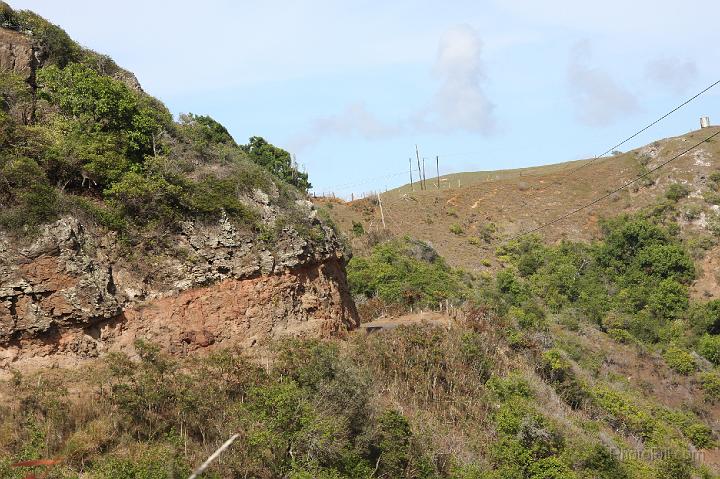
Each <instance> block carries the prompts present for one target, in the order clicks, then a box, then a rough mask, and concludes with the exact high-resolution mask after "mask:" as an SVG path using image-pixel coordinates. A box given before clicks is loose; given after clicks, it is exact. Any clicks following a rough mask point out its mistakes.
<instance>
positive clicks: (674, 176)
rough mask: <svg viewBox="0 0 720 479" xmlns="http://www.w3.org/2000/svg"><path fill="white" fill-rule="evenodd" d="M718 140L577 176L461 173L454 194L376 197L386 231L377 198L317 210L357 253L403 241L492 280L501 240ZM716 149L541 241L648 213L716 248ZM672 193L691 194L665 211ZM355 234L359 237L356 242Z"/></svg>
mask: <svg viewBox="0 0 720 479" xmlns="http://www.w3.org/2000/svg"><path fill="white" fill-rule="evenodd" d="M716 131H718V129H717V128H710V129H707V130H702V131H695V132H692V133H689V134H686V135H683V136H679V137H675V138H669V139H666V140H661V141H657V142H654V143H653V144H651V145H647V146H645V147H642V148H638V149H636V150H633V151H630V152H627V153H624V154H621V155H618V156H613V157H609V158H603V159H600V160H598V161H596V162H594V163H592V165H591V166H588V167H585V168H581V169H579V170H577V172H575V173H573V170H574V169H576V168H577V166H576V165H578V166H579V165H581V164H582V163H578V162H574V163H568V164H559V165H550V166H549V167H539V168H533V169H528V170H511V171H501V172H498V173H497V176H499V179H494V176H495V174H494V173H485V172H480V173H476V174H475V173H464V174H460V177H461V178H465V179H464V180H461V185H464V186H461V188H457V187H456V186H455V185H452V188H449V189H441V190H437V189H435V188H434V187H432V186H430V184H429V187H428V190H426V191H418V190H417V186H416V191H415V192H414V193H413V192H408V191H407V187H403V188H400V189H397V190H392V191H389V192H387V193H385V194H383V195H382V201H383V212H384V214H385V220H386V225H387V229H386V230H385V231H381V230H382V229H383V228H382V224H381V218H380V208H379V206H378V204H377V201H376V199H375V198H367V199H362V200H357V201H354V202H347V203H346V202H342V201H336V200H327V201H325V200H319V202H321V203H322V202H325V203H327V207H328V208H329V209H330V212H331V214H332V216H333V218H334V219H335V220H336V221H337V222H338V224H339V225H340V226H341V228H342V229H343V230H344V231H347V232H348V234H349V236H350V237H351V238H353V246H354V248H355V250H356V251H357V252H362V251H364V250H365V249H366V246H367V244H371V243H373V241H374V239H373V238H374V237H375V236H377V235H381V236H382V235H390V236H397V235H405V234H407V235H409V236H411V237H413V238H417V239H420V240H423V241H427V242H429V243H431V244H432V245H433V247H434V248H435V249H437V251H438V252H439V253H440V254H441V255H442V256H443V257H445V258H446V259H447V261H448V263H449V264H451V265H453V266H456V267H461V268H463V269H466V270H468V271H474V272H481V271H487V270H494V269H497V268H498V267H499V265H500V262H499V261H498V259H497V256H496V254H495V250H496V248H497V247H498V246H499V245H500V244H502V243H503V242H504V241H505V239H507V238H510V237H512V236H514V235H516V234H518V233H521V232H523V231H527V230H529V229H532V228H534V227H536V226H539V225H541V224H543V223H546V222H548V221H551V220H553V219H555V218H557V217H558V216H561V215H562V214H564V213H566V212H568V211H571V210H573V209H575V208H577V207H579V206H582V205H584V204H587V203H589V202H590V201H592V200H593V199H595V198H597V197H599V196H602V195H604V194H606V193H607V192H609V191H612V190H614V189H615V188H617V187H618V186H619V185H621V184H623V183H624V182H626V181H628V180H630V179H632V178H634V177H635V176H637V175H638V174H640V173H642V172H644V171H647V170H648V169H651V168H653V167H654V166H656V165H658V164H659V163H661V162H662V161H663V160H665V159H668V158H670V157H672V156H673V155H675V154H677V153H679V152H680V151H682V150H683V149H686V148H687V147H688V146H690V145H691V144H692V142H697V141H699V140H700V139H702V138H705V137H707V136H709V135H710V134H712V133H715V132H716ZM719 145H720V143H719V142H718V141H717V140H713V141H712V142H709V143H705V144H703V145H702V146H701V147H699V148H698V149H696V150H695V151H693V152H692V153H690V154H688V155H685V156H684V157H682V158H680V159H678V160H677V161H675V162H673V163H672V164H670V165H668V167H666V168H663V169H661V170H659V171H657V172H656V173H653V175H652V176H651V177H650V178H649V179H648V180H646V181H643V182H641V183H639V184H636V185H634V186H633V187H631V188H628V189H626V190H624V191H622V192H620V193H618V194H616V195H613V196H612V197H611V198H609V199H608V200H606V201H603V202H601V203H599V204H597V205H595V206H593V207H592V208H589V209H587V210H584V211H582V212H580V213H578V214H576V215H574V216H572V217H570V218H568V219H567V220H564V221H561V222H559V223H557V224H554V225H552V226H551V227H549V228H546V229H544V230H543V231H542V232H541V234H542V236H543V237H544V238H545V239H546V240H547V241H549V242H556V241H558V240H561V239H569V240H589V239H592V238H596V237H597V236H598V234H599V232H600V229H599V222H600V220H601V219H602V218H609V217H612V216H616V215H618V214H620V213H624V212H625V213H633V212H637V211H640V210H647V211H648V212H650V213H651V214H655V215H660V216H662V217H663V218H667V219H674V220H677V221H678V223H679V224H680V226H681V234H683V235H684V236H685V237H687V238H688V239H693V241H700V242H701V243H703V244H704V243H705V242H704V240H703V238H706V239H707V241H710V242H712V243H714V242H715V240H714V239H712V240H711V238H713V237H714V233H713V231H712V229H713V225H715V223H716V220H717V211H716V208H717V203H718V201H717V198H716V193H715V191H714V190H713V183H712V182H711V181H710V180H709V178H710V175H711V174H712V173H713V172H714V171H716V170H717V169H719V168H720V146H719ZM488 178H491V179H490V180H488ZM471 182H472V184H470V183H471ZM675 183H679V184H682V185H684V186H686V187H687V188H688V192H687V195H682V196H681V197H680V198H677V199H676V200H672V201H671V200H668V198H667V197H666V193H667V192H668V190H669V189H670V188H671V187H672V185H673V184H675ZM353 225H355V226H353ZM361 230H362V232H363V234H358V233H357V232H359V231H361ZM353 231H355V232H353ZM368 239H370V241H368ZM719 253H720V251H718V250H717V249H716V248H715V247H712V248H711V249H710V251H709V252H708V254H707V255H706V256H705V258H707V259H708V260H712V261H714V258H716V257H717V256H718V254H719ZM706 283H707V285H706V289H707V290H708V291H709V292H710V294H712V295H716V294H718V293H719V292H720V291H717V290H716V288H715V287H714V286H712V285H711V284H710V283H711V282H710V281H706ZM700 293H701V294H704V291H702V292H700Z"/></svg>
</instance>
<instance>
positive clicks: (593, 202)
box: [507, 130, 720, 241]
mask: <svg viewBox="0 0 720 479" xmlns="http://www.w3.org/2000/svg"><path fill="white" fill-rule="evenodd" d="M718 135H720V130H718V131H717V132H715V133H713V134H712V135H710V136H708V137H707V138H705V139H703V140H702V141H700V142H698V143H695V144H694V145H693V146H691V147H690V148H687V149H686V150H684V151H682V152H681V153H679V154H677V155H675V156H673V157H672V158H670V159H669V160H667V161H664V162H663V163H660V164H659V165H658V166H656V167H654V168H651V169H649V170H648V171H646V172H644V173H642V174H640V175H638V176H636V177H635V178H633V179H632V180H630V181H628V182H626V183H624V184H623V185H622V186H620V187H618V188H616V189H614V190H612V191H610V192H609V193H607V194H604V195H602V196H600V197H598V198H595V199H594V200H592V201H591V202H589V203H587V204H584V205H582V206H580V207H579V208H575V209H574V210H572V211H570V212H568V213H565V214H564V215H561V216H558V217H557V218H555V219H553V220H551V221H548V222H547V223H543V224H541V225H540V226H537V227H535V228H532V229H529V230H527V231H523V232H522V233H519V234H517V235H515V236H512V237H511V238H509V239H508V240H507V241H513V240H516V239H518V238H521V237H523V236H526V235H529V234H532V233H536V232H538V231H540V230H542V229H544V228H547V227H548V226H552V225H554V224H556V223H559V222H560V221H562V220H564V219H567V218H569V217H570V216H572V215H574V214H575V213H579V212H580V211H582V210H585V209H587V208H589V207H591V206H593V205H596V204H598V203H600V202H601V201H603V200H605V199H607V198H609V197H611V196H612V195H614V194H615V193H618V192H619V191H622V190H623V189H625V188H627V187H628V186H630V185H633V184H634V183H637V182H638V181H640V180H641V179H643V178H645V177H647V176H649V175H650V174H651V173H654V172H655V171H657V170H659V169H660V168H663V167H664V166H666V165H667V164H669V163H671V162H673V161H675V160H677V159H678V158H680V157H682V156H684V155H686V154H688V153H689V152H691V151H692V150H694V149H695V148H697V147H699V146H700V145H702V144H703V143H706V142H708V141H710V140H712V139H713V138H715V137H716V136H718Z"/></svg>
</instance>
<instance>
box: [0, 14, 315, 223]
mask: <svg viewBox="0 0 720 479" xmlns="http://www.w3.org/2000/svg"><path fill="white" fill-rule="evenodd" d="M2 19H3V20H2V21H3V24H4V25H5V26H6V27H9V28H15V29H17V30H19V31H21V32H30V33H31V37H30V38H32V39H33V41H34V42H35V43H36V44H37V48H38V49H39V51H40V52H41V57H42V58H44V60H43V63H42V68H40V69H39V70H38V71H37V73H36V75H35V79H34V80H35V84H30V83H26V82H25V81H23V79H21V78H19V77H18V76H17V75H16V74H13V73H11V72H1V73H0V152H1V153H0V209H1V210H2V212H1V213H0V226H2V227H5V228H10V229H14V230H17V231H20V230H23V229H25V230H27V228H32V227H33V226H36V225H39V224H42V223H44V222H47V221H51V220H53V219H54V218H56V217H57V216H58V215H60V214H62V213H63V212H67V211H72V212H76V213H81V214H85V215H87V216H89V217H90V218H92V219H94V220H95V221H97V222H98V223H100V224H102V225H104V226H106V227H108V228H110V229H113V230H117V231H121V232H128V231H132V232H133V233H135V235H133V236H135V237H137V236H143V235H147V234H150V236H152V235H154V233H153V232H159V231H167V230H172V229H173V228H174V227H175V225H176V224H177V223H178V222H179V221H180V220H182V219H191V218H197V219H217V218H219V217H220V216H221V215H227V216H228V217H229V218H230V219H231V220H234V221H236V222H237V223H238V224H243V225H247V226H248V227H250V228H258V215H257V212H256V211H255V210H254V206H253V204H252V201H247V198H249V197H251V196H252V193H253V191H254V190H255V189H261V190H264V191H266V192H270V193H272V194H271V195H270V199H271V201H273V202H276V203H278V204H279V206H280V207H281V208H284V209H288V210H289V209H292V208H293V205H294V200H295V199H297V198H299V197H301V194H300V193H298V192H297V191H296V189H295V188H294V187H296V188H298V189H299V190H301V191H305V190H306V189H307V188H308V187H309V186H310V184H309V182H308V180H307V174H306V173H302V172H299V171H297V168H296V167H295V166H294V164H293V162H292V160H291V157H290V154H289V153H288V152H286V151H284V150H282V149H281V148H278V147H275V146H273V145H271V144H269V143H268V142H266V141H265V140H264V139H262V138H259V137H253V138H251V139H250V142H249V143H248V144H247V145H238V144H236V143H235V141H234V140H233V138H232V137H231V136H230V134H229V133H228V132H227V130H226V129H225V128H224V127H223V126H222V125H220V124H219V123H217V122H216V121H215V120H213V119H212V118H210V117H208V116H199V115H192V114H188V115H181V117H180V120H179V121H178V122H175V121H173V118H172V115H171V114H170V112H169V111H168V110H167V109H166V108H165V106H164V105H162V104H161V103H160V102H159V101H158V100H156V99H154V98H152V97H150V96H148V95H147V94H145V93H144V92H142V91H140V90H139V89H137V88H136V87H134V85H133V84H132V83H131V82H128V81H127V75H129V74H127V72H123V71H121V69H120V68H119V67H117V65H115V64H114V62H112V60H110V59H109V58H107V57H103V56H101V55H98V54H96V53H94V52H91V51H88V50H86V49H83V48H81V47H80V46H79V45H77V44H76V43H75V42H73V41H72V40H71V39H70V38H69V37H68V36H67V34H66V33H65V32H64V31H63V30H62V29H60V28H59V27H57V26H54V25H52V24H50V23H49V22H47V21H46V20H44V19H42V18H40V17H38V16H37V15H35V14H33V13H31V12H27V11H21V12H15V11H12V10H11V9H10V8H9V7H7V5H4V4H3V9H2Z"/></svg>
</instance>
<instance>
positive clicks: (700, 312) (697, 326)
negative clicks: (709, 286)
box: [690, 299, 720, 335]
mask: <svg viewBox="0 0 720 479" xmlns="http://www.w3.org/2000/svg"><path fill="white" fill-rule="evenodd" d="M690 325H691V327H692V330H693V332H694V333H695V334H697V335H702V334H705V333H709V334H720V299H715V300H713V301H708V302H707V303H704V304H694V305H693V307H692V308H691V309H690Z"/></svg>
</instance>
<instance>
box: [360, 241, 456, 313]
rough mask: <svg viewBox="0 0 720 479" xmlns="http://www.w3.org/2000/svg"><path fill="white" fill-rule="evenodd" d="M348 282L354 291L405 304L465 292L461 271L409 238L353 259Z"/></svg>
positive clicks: (434, 301) (452, 297)
mask: <svg viewBox="0 0 720 479" xmlns="http://www.w3.org/2000/svg"><path fill="white" fill-rule="evenodd" d="M348 282H349V283H350V288H351V290H352V292H353V293H354V294H361V295H364V296H366V297H368V298H372V297H379V298H381V299H383V300H385V301H387V302H390V303H401V304H404V305H407V306H413V305H418V306H436V305H438V304H440V303H441V302H443V301H445V300H446V299H450V300H458V299H461V298H463V297H465V296H467V293H468V289H467V286H466V285H465V283H464V281H463V275H462V273H461V272H459V271H456V270H453V269H452V268H450V267H449V266H448V265H447V264H446V263H445V261H444V260H443V259H442V258H440V257H439V256H438V255H437V253H435V251H434V250H433V249H432V248H430V247H429V246H428V245H426V244H425V243H422V242H420V241H416V240H411V239H409V238H404V239H399V240H393V241H389V242H387V243H383V244H380V245H378V246H376V247H375V248H374V249H373V251H372V252H371V254H370V255H369V256H366V257H355V258H353V259H352V260H351V261H350V264H348Z"/></svg>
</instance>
